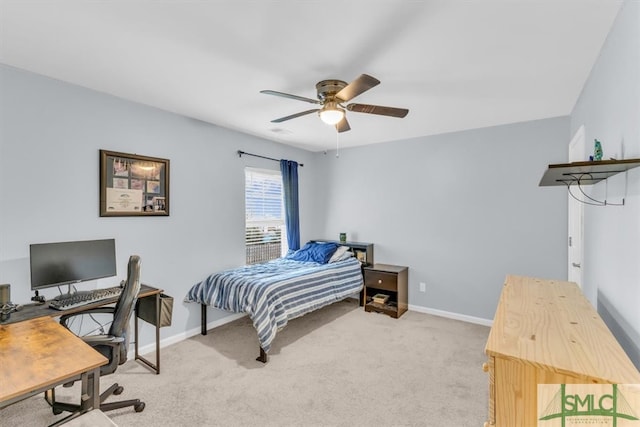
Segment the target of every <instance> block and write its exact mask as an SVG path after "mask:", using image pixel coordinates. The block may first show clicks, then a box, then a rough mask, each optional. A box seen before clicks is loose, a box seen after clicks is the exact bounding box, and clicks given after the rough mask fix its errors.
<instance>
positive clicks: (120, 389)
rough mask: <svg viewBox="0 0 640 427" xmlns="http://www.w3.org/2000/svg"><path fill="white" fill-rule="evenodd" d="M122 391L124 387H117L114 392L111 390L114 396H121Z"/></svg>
mask: <svg viewBox="0 0 640 427" xmlns="http://www.w3.org/2000/svg"><path fill="white" fill-rule="evenodd" d="M123 391H124V387H122V386H121V385H119V386H118V387H116V389H115V390H113V394H115V395H118V394H122V392H123Z"/></svg>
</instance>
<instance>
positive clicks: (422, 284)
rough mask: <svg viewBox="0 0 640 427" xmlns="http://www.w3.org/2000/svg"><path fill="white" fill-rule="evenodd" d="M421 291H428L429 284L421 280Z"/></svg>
mask: <svg viewBox="0 0 640 427" xmlns="http://www.w3.org/2000/svg"><path fill="white" fill-rule="evenodd" d="M420 292H427V284H426V283H424V282H420Z"/></svg>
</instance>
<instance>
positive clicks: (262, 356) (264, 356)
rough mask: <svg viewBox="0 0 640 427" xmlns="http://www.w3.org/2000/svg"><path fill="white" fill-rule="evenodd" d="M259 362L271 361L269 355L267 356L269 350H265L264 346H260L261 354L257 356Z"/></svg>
mask: <svg viewBox="0 0 640 427" xmlns="http://www.w3.org/2000/svg"><path fill="white" fill-rule="evenodd" d="M256 360H257V361H258V362H262V363H267V362H268V361H269V356H267V352H266V351H264V349H263V348H262V347H260V356H258V357H256Z"/></svg>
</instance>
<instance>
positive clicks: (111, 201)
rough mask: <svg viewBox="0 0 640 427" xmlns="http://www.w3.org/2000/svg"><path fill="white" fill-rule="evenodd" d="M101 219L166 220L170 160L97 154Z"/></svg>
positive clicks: (167, 214) (116, 153)
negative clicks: (147, 218) (98, 155)
mask: <svg viewBox="0 0 640 427" xmlns="http://www.w3.org/2000/svg"><path fill="white" fill-rule="evenodd" d="M100 216H101V217H108V216H169V160H168V159H161V158H158V157H149V156H141V155H138V154H128V153H119V152H116V151H108V150H100Z"/></svg>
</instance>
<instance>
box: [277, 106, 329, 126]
mask: <svg viewBox="0 0 640 427" xmlns="http://www.w3.org/2000/svg"><path fill="white" fill-rule="evenodd" d="M316 111H320V109H319V108H314V109H313V110H307V111H303V112H301V113H296V114H292V115H290V116H285V117H280V118H279V119H275V120H271V123H282V122H285V121H287V120H291V119H295V118H296V117H300V116H306V115H307V114H311V113H315V112H316Z"/></svg>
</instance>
